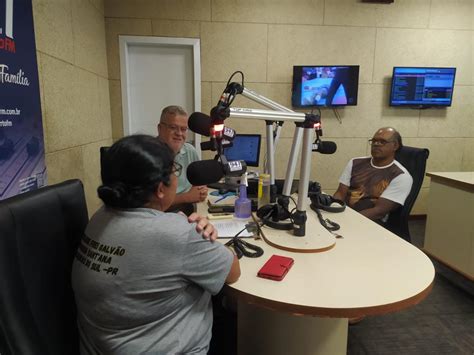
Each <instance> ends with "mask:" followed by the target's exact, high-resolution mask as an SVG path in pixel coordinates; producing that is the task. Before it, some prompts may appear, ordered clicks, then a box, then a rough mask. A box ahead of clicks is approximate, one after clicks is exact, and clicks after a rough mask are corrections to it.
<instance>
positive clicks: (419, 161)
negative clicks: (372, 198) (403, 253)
mask: <svg viewBox="0 0 474 355" xmlns="http://www.w3.org/2000/svg"><path fill="white" fill-rule="evenodd" d="M429 155H430V151H429V150H428V149H426V148H415V147H407V146H403V147H402V148H401V149H399V150H398V151H397V153H396V154H395V159H396V160H397V161H398V162H400V163H401V164H402V165H403V166H404V167H405V168H406V169H407V170H408V172H409V173H410V175H411V176H412V178H413V185H412V187H411V190H410V193H409V194H408V197H407V199H406V200H405V204H404V205H403V206H402V207H400V208H399V209H397V210H395V211H393V212H392V213H390V215H389V218H388V221H387V223H386V227H387V228H388V229H389V230H391V231H392V232H393V233H395V234H397V235H398V236H400V237H401V238H403V239H405V240H407V241H409V242H410V241H411V237H410V231H409V229H408V217H409V215H410V211H411V209H412V208H413V205H414V204H415V201H416V198H417V196H418V193H419V192H420V188H421V185H422V183H423V178H424V176H425V170H426V160H427V159H428V156H429Z"/></svg>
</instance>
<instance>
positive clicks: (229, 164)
mask: <svg viewBox="0 0 474 355" xmlns="http://www.w3.org/2000/svg"><path fill="white" fill-rule="evenodd" d="M223 160H225V159H223ZM246 171H247V165H246V164H245V161H243V160H235V161H227V160H225V161H219V160H216V159H213V160H199V161H195V162H192V163H191V164H189V166H188V168H187V170H186V176H187V178H188V180H189V182H190V183H191V184H192V185H195V186H199V185H208V184H212V183H214V182H217V181H219V180H220V179H222V178H223V177H224V176H241V175H242V174H243V173H245V172H246Z"/></svg>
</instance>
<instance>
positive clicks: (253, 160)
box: [224, 134, 262, 166]
mask: <svg viewBox="0 0 474 355" xmlns="http://www.w3.org/2000/svg"><path fill="white" fill-rule="evenodd" d="M261 139H262V136H261V135H260V134H236V135H235V137H234V140H233V141H232V144H233V145H232V147H229V148H225V149H224V155H225V157H226V158H227V160H244V161H245V163H246V164H247V165H248V166H258V164H259V158H260V142H261Z"/></svg>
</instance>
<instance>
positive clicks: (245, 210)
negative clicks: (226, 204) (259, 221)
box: [234, 173, 252, 218]
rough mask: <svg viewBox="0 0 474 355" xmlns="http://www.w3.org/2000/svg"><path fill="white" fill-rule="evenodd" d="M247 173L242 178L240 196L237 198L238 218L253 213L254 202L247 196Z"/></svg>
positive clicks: (236, 212) (235, 208)
mask: <svg viewBox="0 0 474 355" xmlns="http://www.w3.org/2000/svg"><path fill="white" fill-rule="evenodd" d="M247 185H248V184H247V173H243V174H242V177H241V178H240V187H239V198H238V199H237V200H235V206H234V211H235V213H234V215H235V217H236V218H249V217H250V216H251V214H252V202H251V201H250V200H249V199H248V198H247Z"/></svg>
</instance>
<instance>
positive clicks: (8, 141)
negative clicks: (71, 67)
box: [0, 0, 46, 200]
mask: <svg viewBox="0 0 474 355" xmlns="http://www.w3.org/2000/svg"><path fill="white" fill-rule="evenodd" d="M44 154H45V149H44V137H43V124H42V120H41V102H40V92H39V81H38V66H37V62H36V45H35V33H34V27H33V10H32V4H31V0H0V200H3V199H5V198H8V197H11V196H14V195H16V194H19V193H23V192H26V191H29V190H34V189H36V188H38V187H41V186H43V185H45V184H46V166H45V158H44Z"/></svg>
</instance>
